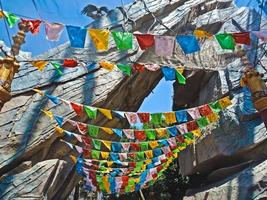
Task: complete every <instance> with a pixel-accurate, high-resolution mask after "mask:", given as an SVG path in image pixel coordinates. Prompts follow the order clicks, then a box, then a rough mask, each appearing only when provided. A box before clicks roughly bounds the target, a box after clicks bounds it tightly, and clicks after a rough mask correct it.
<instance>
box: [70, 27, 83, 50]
mask: <svg viewBox="0 0 267 200" xmlns="http://www.w3.org/2000/svg"><path fill="white" fill-rule="evenodd" d="M66 29H67V32H68V35H69V39H70V44H71V47H74V48H84V44H85V38H86V33H87V29H86V28H83V27H77V26H69V25H68V26H66Z"/></svg>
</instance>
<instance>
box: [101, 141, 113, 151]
mask: <svg viewBox="0 0 267 200" xmlns="http://www.w3.org/2000/svg"><path fill="white" fill-rule="evenodd" d="M102 142H103V144H104V145H105V146H106V147H107V148H108V149H109V150H110V151H111V142H110V141H102Z"/></svg>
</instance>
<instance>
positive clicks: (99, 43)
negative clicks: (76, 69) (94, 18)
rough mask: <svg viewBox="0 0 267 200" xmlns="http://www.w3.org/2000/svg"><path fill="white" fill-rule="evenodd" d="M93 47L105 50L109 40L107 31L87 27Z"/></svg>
mask: <svg viewBox="0 0 267 200" xmlns="http://www.w3.org/2000/svg"><path fill="white" fill-rule="evenodd" d="M89 35H90V36H91V38H92V40H93V42H94V44H95V47H96V49H97V50H98V51H107V50H108V42H109V31H108V30H101V29H89Z"/></svg>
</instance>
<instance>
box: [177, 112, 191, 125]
mask: <svg viewBox="0 0 267 200" xmlns="http://www.w3.org/2000/svg"><path fill="white" fill-rule="evenodd" d="M175 114H176V119H177V121H178V122H179V123H182V122H187V121H188V120H187V112H186V110H180V111H176V112H175Z"/></svg>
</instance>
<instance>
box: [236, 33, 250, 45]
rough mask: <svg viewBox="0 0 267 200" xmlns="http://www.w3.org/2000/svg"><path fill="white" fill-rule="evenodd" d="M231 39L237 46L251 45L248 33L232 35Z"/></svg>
mask: <svg viewBox="0 0 267 200" xmlns="http://www.w3.org/2000/svg"><path fill="white" fill-rule="evenodd" d="M233 38H234V40H235V43H237V44H245V45H250V44H251V39H250V32H242V33H233Z"/></svg>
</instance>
